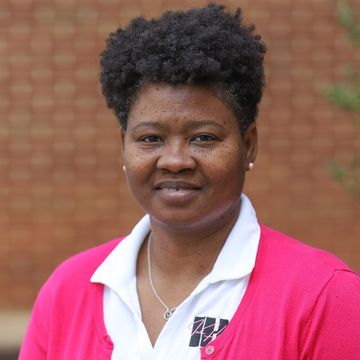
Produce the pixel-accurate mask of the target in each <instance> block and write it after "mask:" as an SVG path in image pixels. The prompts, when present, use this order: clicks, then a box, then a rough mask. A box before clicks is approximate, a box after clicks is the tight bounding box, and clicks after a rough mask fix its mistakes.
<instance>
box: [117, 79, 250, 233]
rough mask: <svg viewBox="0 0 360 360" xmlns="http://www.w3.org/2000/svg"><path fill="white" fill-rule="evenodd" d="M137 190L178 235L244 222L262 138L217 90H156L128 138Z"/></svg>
mask: <svg viewBox="0 0 360 360" xmlns="http://www.w3.org/2000/svg"><path fill="white" fill-rule="evenodd" d="M122 136H123V139H122V140H123V157H124V164H125V166H126V176H127V180H128V184H129V187H130V189H131V191H132V193H133V195H134V196H135V198H136V199H137V201H138V202H139V204H140V205H141V206H142V207H143V208H144V210H145V211H146V212H147V213H149V214H150V216H151V219H152V221H156V222H158V223H159V224H161V225H162V226H168V227H171V228H173V229H179V230H180V229H188V230H191V229H196V228H197V229H200V228H203V227H206V228H207V229H211V228H212V227H216V226H221V224H222V223H226V221H230V220H231V219H233V218H234V217H235V216H237V214H238V209H239V202H240V199H239V198H240V194H241V192H242V190H243V185H244V178H245V172H246V169H247V168H248V164H249V162H251V161H254V160H255V156H256V142H257V133H256V127H255V125H253V126H251V127H250V128H249V129H248V131H247V132H246V134H245V135H244V136H243V137H242V136H241V134H240V130H239V124H238V120H237V118H236V117H235V115H234V114H233V112H232V111H231V110H230V109H229V107H228V106H227V105H226V104H225V103H224V102H223V101H222V100H221V99H220V98H219V97H218V96H217V95H216V94H215V92H214V91H212V90H210V89H209V88H206V87H202V86H195V85H176V86H172V85H168V84H164V83H150V84H148V85H146V86H144V87H143V88H142V89H141V90H140V91H139V94H138V96H137V99H136V101H135V102H134V104H133V105H132V107H131V110H130V112H129V116H128V126H127V131H126V132H123V135H122Z"/></svg>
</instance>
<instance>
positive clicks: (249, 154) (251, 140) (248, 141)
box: [243, 122, 258, 168]
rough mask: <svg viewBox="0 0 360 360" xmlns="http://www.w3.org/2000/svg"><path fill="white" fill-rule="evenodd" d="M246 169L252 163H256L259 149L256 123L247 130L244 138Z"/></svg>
mask: <svg viewBox="0 0 360 360" xmlns="http://www.w3.org/2000/svg"><path fill="white" fill-rule="evenodd" d="M243 144H244V147H245V149H244V154H245V162H246V164H245V167H246V168H248V167H249V164H250V163H254V162H255V159H256V155H257V149H258V134H257V126H256V123H255V122H253V123H252V124H251V125H250V126H249V127H248V128H247V130H246V132H245V134H244V136H243Z"/></svg>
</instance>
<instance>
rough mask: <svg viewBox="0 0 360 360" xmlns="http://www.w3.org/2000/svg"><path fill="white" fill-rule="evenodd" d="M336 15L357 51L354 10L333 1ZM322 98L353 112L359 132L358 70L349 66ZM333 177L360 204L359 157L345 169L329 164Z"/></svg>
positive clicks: (359, 32)
mask: <svg viewBox="0 0 360 360" xmlns="http://www.w3.org/2000/svg"><path fill="white" fill-rule="evenodd" d="M336 5H337V15H338V21H339V23H340V25H341V26H342V27H343V28H344V29H345V30H346V32H347V35H348V38H349V40H350V44H351V46H353V47H354V50H355V51H356V50H357V51H358V50H359V48H358V47H357V46H358V45H359V44H360V24H359V23H358V20H357V18H356V15H355V11H354V9H353V8H352V7H351V6H350V4H349V3H348V1H347V0H337V1H336ZM325 95H326V96H327V98H328V99H329V101H330V102H332V103H333V104H335V105H336V106H337V107H339V108H342V109H344V110H347V111H350V112H352V113H354V118H355V121H356V122H357V125H358V129H359V130H360V77H359V73H358V69H356V68H355V67H354V66H349V67H348V68H347V71H346V76H345V80H344V82H343V83H341V84H334V85H332V86H329V87H328V88H327V89H326V91H325ZM329 167H330V170H331V172H332V174H333V176H334V178H335V179H336V180H337V181H338V182H339V183H340V184H341V185H342V186H343V187H344V188H345V189H347V190H349V191H351V192H352V193H353V194H354V195H355V196H356V197H357V198H358V200H359V201H360V157H359V156H357V155H355V156H354V158H353V160H352V161H351V163H350V164H349V165H348V166H345V165H339V164H337V163H336V162H335V161H331V162H330V164H329Z"/></svg>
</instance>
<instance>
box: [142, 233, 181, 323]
mask: <svg viewBox="0 0 360 360" xmlns="http://www.w3.org/2000/svg"><path fill="white" fill-rule="evenodd" d="M151 235H152V234H151V233H150V235H149V240H148V243H147V263H148V272H149V282H150V286H151V289H152V291H153V293H154V295H155V296H156V298H157V299H158V300H159V302H160V303H161V305H162V306H163V307H164V308H165V312H164V319H165V320H166V321H167V320H169V319H170V318H171V315H172V314H173V313H174V312H175V310H176V307H173V308H170V307H169V306H167V305H166V303H165V302H164V300H163V299H162V298H161V297H160V295H159V294H158V292H157V291H156V289H155V286H154V282H153V279H152V275H151V258H150V245H151V240H152V236H151Z"/></svg>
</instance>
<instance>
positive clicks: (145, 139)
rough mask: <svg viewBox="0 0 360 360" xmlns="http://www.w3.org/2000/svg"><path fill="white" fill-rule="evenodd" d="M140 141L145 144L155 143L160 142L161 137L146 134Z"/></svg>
mask: <svg viewBox="0 0 360 360" xmlns="http://www.w3.org/2000/svg"><path fill="white" fill-rule="evenodd" d="M140 141H141V142H142V143H146V144H157V143H160V142H162V139H161V137H160V136H157V135H146V136H143V137H142V138H141V139H140Z"/></svg>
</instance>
